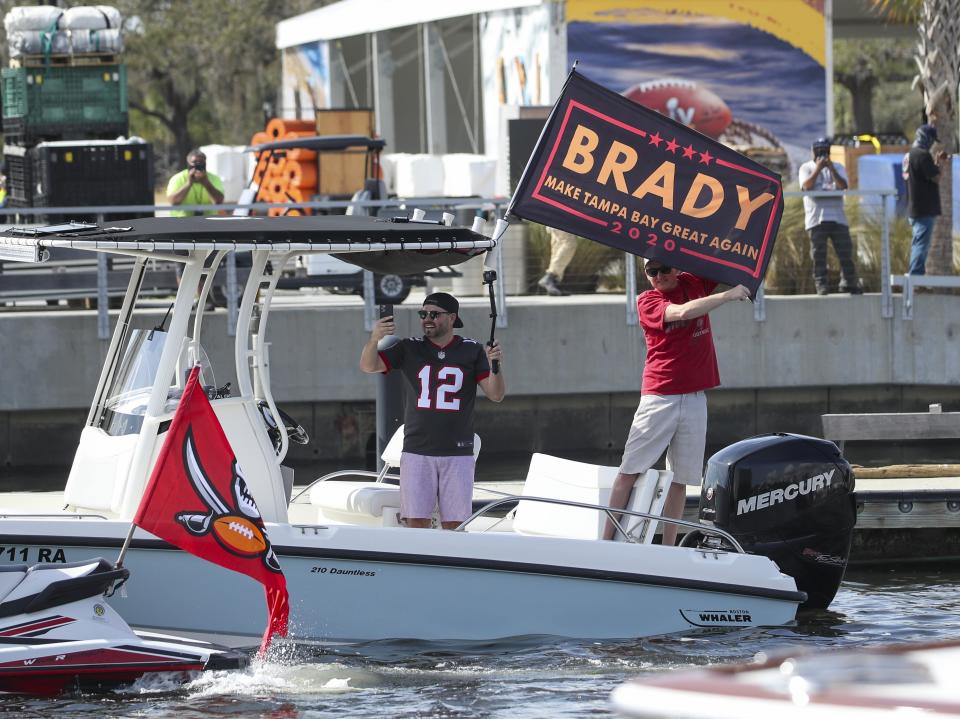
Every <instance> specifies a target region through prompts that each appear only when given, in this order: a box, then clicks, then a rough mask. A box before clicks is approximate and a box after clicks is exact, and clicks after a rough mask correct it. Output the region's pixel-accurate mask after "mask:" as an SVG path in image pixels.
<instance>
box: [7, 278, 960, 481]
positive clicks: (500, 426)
mask: <svg viewBox="0 0 960 719" xmlns="http://www.w3.org/2000/svg"><path fill="white" fill-rule="evenodd" d="M915 300H916V306H915V315H914V317H915V318H914V319H913V320H910V321H905V320H901V319H900V305H899V302H900V300H899V298H897V299H896V301H895V308H894V310H895V316H894V318H893V319H883V318H882V317H881V315H880V300H879V297H878V296H876V295H872V296H870V295H867V296H860V297H848V296H846V295H837V296H829V297H768V298H767V308H766V309H767V318H766V320H765V321H763V322H756V321H755V320H754V319H753V313H752V309H751V306H750V305H749V304H747V303H743V304H741V303H737V304H734V305H725V306H723V307H721V308H719V309H718V310H716V311H715V312H714V313H712V315H711V322H712V325H713V332H714V336H715V339H716V345H717V352H718V356H719V360H720V372H721V377H722V379H723V388H722V389H718V390H715V391H713V392H711V393H710V405H711V415H710V431H709V432H710V433H709V437H708V440H709V442H710V443H713V444H720V443H726V442H731V441H735V440H737V439H740V438H743V437H745V436H749V435H751V434H756V433H758V432H766V431H775V430H776V431H798V432H805V433H810V434H819V433H820V414H822V413H825V412H851V411H853V412H856V411H923V410H925V409H926V408H927V405H928V404H929V403H931V402H942V403H944V409H948V408H949V406H950V405H951V404H957V403H960V297H955V296H950V295H920V296H918V297H916V298H915ZM416 309H417V306H416V303H413V304H409V305H404V306H400V307H398V308H397V320H398V326H399V329H400V332H401V334H405V335H413V334H417V333H418V328H419V321H418V320H417V318H416V315H415V311H416ZM487 312H488V307H487V305H486V302H485V300H482V299H480V298H475V299H468V300H466V301H465V302H464V306H463V313H462V314H463V318H464V322H465V324H466V327H465V330H464V333H465V334H467V335H471V336H475V337H477V338H478V339H479V338H485V337H486V335H487V334H488V332H489V319H488V317H487ZM162 314H163V313H162V311H160V310H157V311H156V312H148V313H145V314H144V315H142V316H141V317H140V319H138V322H137V324H138V325H141V326H152V325H153V324H155V323H156V322H157V321H158V320H159V319H160V317H161V316H162ZM225 327H226V315H225V314H224V313H223V312H222V311H221V312H219V313H218V314H216V315H214V316H212V317H209V318H207V319H206V320H205V329H204V338H203V343H204V346H205V348H206V349H207V351H208V353H209V354H210V356H211V359H212V361H213V364H214V368H215V370H216V373H217V376H216V380H217V382H218V384H223V383H224V382H225V381H232V382H234V386H236V383H235V378H234V377H233V376H232V375H233V371H232V339H231V338H228V337H227V336H226V331H225ZM366 336H367V335H366V332H365V331H364V330H363V314H362V307H361V306H360V305H359V304H356V303H351V304H330V303H323V304H314V305H310V304H306V301H305V302H304V303H298V304H293V305H285V306H275V307H274V308H273V310H272V311H271V322H270V328H269V337H268V339H269V340H270V342H271V343H272V346H271V352H270V359H271V366H272V377H273V391H274V396H275V398H276V399H277V401H278V403H279V404H281V405H282V406H283V408H284V409H285V410H286V411H287V412H289V413H290V414H291V415H292V416H294V417H295V418H297V419H298V420H299V421H300V422H301V423H303V424H304V426H305V427H306V428H307V430H308V431H309V432H310V435H311V437H312V440H313V441H312V442H311V444H310V445H309V446H308V447H305V448H300V447H297V448H296V449H297V450H298V453H293V452H292V453H291V459H293V460H294V461H313V460H331V461H332V460H336V459H340V458H347V457H350V458H355V457H359V456H362V455H363V453H364V451H365V449H366V446H367V441H368V439H369V437H370V435H371V434H372V432H373V426H374V408H373V402H372V401H373V397H374V391H375V382H374V379H373V378H372V377H369V376H366V375H364V374H362V373H361V372H360V371H359V370H358V369H357V358H358V355H359V351H360V347H361V345H362V344H363V342H364V341H365V339H366ZM497 336H498V338H500V339H501V341H502V343H503V346H504V352H505V355H506V357H505V360H504V372H505V375H506V378H507V386H508V393H509V397H508V399H507V400H505V401H504V402H503V404H501V405H493V404H492V403H489V402H486V401H483V400H481V401H480V402H479V403H478V407H479V412H478V418H477V431H478V432H479V433H480V434H481V436H482V437H483V439H484V451H485V452H487V451H489V452H529V451H531V450H543V451H550V452H556V453H561V454H562V453H564V452H568V453H572V452H584V451H593V450H603V449H611V448H616V447H618V446H622V443H623V440H624V438H625V436H626V430H627V426H628V424H629V421H630V418H631V416H632V414H633V411H634V409H635V407H636V402H637V398H638V390H639V385H640V372H641V369H642V364H643V359H644V354H645V352H644V343H643V338H642V335H641V333H640V331H639V329H637V328H636V327H628V326H627V325H626V324H625V307H624V301H623V297H622V295H617V296H614V295H598V296H589V297H565V298H538V297H531V298H523V297H511V298H510V301H509V327H507V328H503V329H500V330H498V331H497ZM106 348H107V342H105V341H100V340H98V339H97V335H96V315H95V313H92V312H71V313H49V312H36V313H25V312H16V313H7V314H3V315H0V367H2V368H3V373H4V377H3V388H2V390H0V462H2V463H3V464H5V465H6V466H28V465H56V464H66V463H69V462H70V460H71V458H72V455H73V450H74V448H75V444H76V439H77V437H78V436H79V431H80V428H81V426H82V423H83V421H84V419H85V417H86V412H87V408H88V405H89V402H90V398H91V397H92V395H93V392H94V389H95V387H96V382H97V378H98V376H99V372H100V365H101V362H102V359H103V356H104V354H105V352H106Z"/></svg>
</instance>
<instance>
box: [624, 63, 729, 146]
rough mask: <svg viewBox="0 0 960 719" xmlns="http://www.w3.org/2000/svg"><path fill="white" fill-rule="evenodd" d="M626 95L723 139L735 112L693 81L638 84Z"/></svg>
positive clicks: (663, 80) (667, 79)
mask: <svg viewBox="0 0 960 719" xmlns="http://www.w3.org/2000/svg"><path fill="white" fill-rule="evenodd" d="M623 95H624V96H625V97H627V98H629V99H630V100H633V101H634V102H635V103H637V104H638V105H643V106H644V107H647V108H650V109H651V110H656V111H657V112H659V113H660V114H661V115H666V116H667V117H669V118H670V119H671V120H676V121H677V122H680V123H683V124H684V125H687V126H689V127H692V128H693V129H694V130H696V131H697V132H702V133H703V134H704V135H706V136H707V137H712V138H714V139H716V138H718V137H720V135H722V134H723V131H724V130H726V129H727V127H728V126H729V125H730V121H731V120H732V119H733V113H732V112H731V111H730V108H729V107H727V103H725V102H724V101H723V100H722V99H721V98H720V97H719V96H718V95H717V94H716V93H714V92H711V91H710V90H708V89H707V88H705V87H703V86H702V85H698V84H697V83H695V82H691V81H689V80H678V79H675V78H665V79H662V80H650V81H649V82H641V83H640V84H639V85H634V86H633V87H631V88H630V89H629V90H626V91H624V93H623Z"/></svg>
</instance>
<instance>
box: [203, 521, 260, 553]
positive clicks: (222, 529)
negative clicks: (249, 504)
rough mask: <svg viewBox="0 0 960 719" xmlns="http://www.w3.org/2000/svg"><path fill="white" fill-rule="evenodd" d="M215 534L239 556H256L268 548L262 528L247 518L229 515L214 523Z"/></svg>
mask: <svg viewBox="0 0 960 719" xmlns="http://www.w3.org/2000/svg"><path fill="white" fill-rule="evenodd" d="M213 533H214V534H215V535H216V537H217V539H219V540H220V542H221V543H222V544H223V545H224V546H225V547H227V548H228V549H230V550H231V551H234V552H236V553H237V554H247V555H250V556H256V555H258V554H260V553H261V552H263V551H265V550H266V548H267V540H266V539H264V536H263V532H261V531H260V527H258V526H257V525H256V524H254V523H253V522H251V521H250V520H249V519H247V518H246V517H240V516H238V515H235V514H228V515H226V516H223V517H217V518H216V519H215V520H214V522H213Z"/></svg>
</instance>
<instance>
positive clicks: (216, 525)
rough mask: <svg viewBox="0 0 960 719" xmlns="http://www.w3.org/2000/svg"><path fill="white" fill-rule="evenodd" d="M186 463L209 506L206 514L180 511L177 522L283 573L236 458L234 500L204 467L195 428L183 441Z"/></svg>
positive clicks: (197, 533)
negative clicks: (199, 453)
mask: <svg viewBox="0 0 960 719" xmlns="http://www.w3.org/2000/svg"><path fill="white" fill-rule="evenodd" d="M183 462H184V466H185V467H186V469H187V475H188V476H189V478H190V483H191V484H192V485H193V488H194V489H195V490H196V492H197V496H198V497H199V498H200V499H201V501H203V503H204V504H205V505H206V510H207V511H205V512H197V511H193V512H179V513H177V515H176V520H177V522H179V523H180V524H181V525H183V527H184V529H186V530H187V531H188V532H190V534H192V535H194V536H197V537H202V536H205V535H207V534H213V536H214V538H215V539H216V540H217V542H218V543H219V544H220V546H222V547H223V548H224V549H226V550H227V551H228V552H230V553H231V554H235V555H237V556H238V557H244V558H252V557H257V556H259V557H261V558H262V560H263V564H264V565H265V566H266V567H267V569H269V570H271V571H274V572H279V571H281V570H280V563H279V562H278V561H277V557H276V554H274V552H273V548H272V547H271V546H270V540H269V539H267V535H266V533H265V532H264V529H263V518H262V517H261V516H260V510H259V509H258V508H257V503H256V502H255V501H254V499H253V496H252V495H251V494H250V491H249V489H248V488H247V483H246V480H244V478H243V470H242V469H241V468H240V465H239V464H238V463H237V460H236V458H234V459H233V463H232V466H231V480H230V490H231V491H230V495H231V497H230V501H229V502H228V500H226V499H224V498H223V497H222V496H221V494H220V493H219V492H218V491H217V489H216V487H215V486H214V484H213V482H212V481H211V480H210V477H209V476H208V475H207V473H206V471H205V470H204V468H203V466H202V465H201V464H200V457H199V456H198V455H197V451H196V446H195V443H194V439H193V429H192V428H191V429H189V430H187V433H186V436H185V437H184V439H183Z"/></svg>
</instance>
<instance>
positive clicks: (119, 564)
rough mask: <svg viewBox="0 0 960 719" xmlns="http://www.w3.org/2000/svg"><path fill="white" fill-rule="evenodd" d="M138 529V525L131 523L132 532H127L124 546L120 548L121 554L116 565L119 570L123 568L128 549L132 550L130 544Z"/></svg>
mask: <svg viewBox="0 0 960 719" xmlns="http://www.w3.org/2000/svg"><path fill="white" fill-rule="evenodd" d="M136 529H137V525H136V524H134V523H133V522H130V531H129V532H127V538H126V539H124V540H123V546H122V547H120V554H119V556H118V557H117V561H116V565H117V568H118V569H119V568H120V567H122V566H123V558H124V557H125V556H126V554H127V549H129V548H130V542H131V540H132V539H133V533H134V532H135V531H136Z"/></svg>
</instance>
